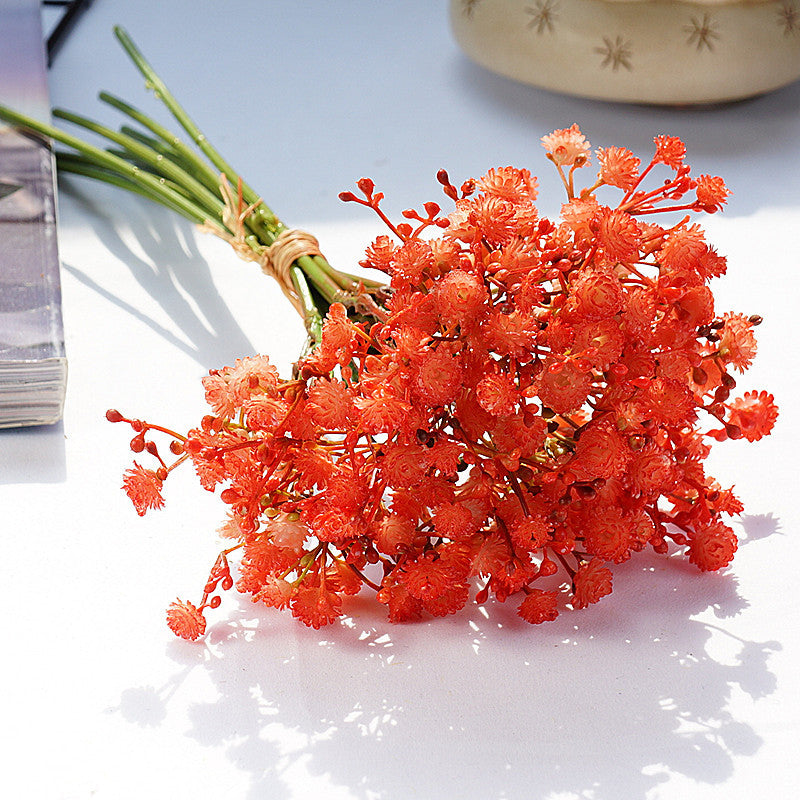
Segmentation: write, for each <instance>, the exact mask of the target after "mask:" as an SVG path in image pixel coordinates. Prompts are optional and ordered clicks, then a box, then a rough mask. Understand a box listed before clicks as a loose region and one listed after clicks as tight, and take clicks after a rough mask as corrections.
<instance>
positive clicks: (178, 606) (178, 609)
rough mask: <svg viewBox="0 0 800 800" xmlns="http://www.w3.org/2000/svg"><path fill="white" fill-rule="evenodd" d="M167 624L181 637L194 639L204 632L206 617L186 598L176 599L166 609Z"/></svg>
mask: <svg viewBox="0 0 800 800" xmlns="http://www.w3.org/2000/svg"><path fill="white" fill-rule="evenodd" d="M167 625H169V627H170V630H171V631H172V632H173V633H174V634H175V635H176V636H180V637H181V639H188V640H189V641H192V642H193V641H195V640H196V639H199V638H200V637H201V636H202V635H203V634H204V633H205V632H206V618H205V617H204V616H203V615H202V614H201V613H200V611H199V609H198V608H197V607H196V606H195V605H194V603H190V602H189V601H188V600H187V601H183V600H176V601H175V602H174V603H171V604H170V607H169V608H168V609H167Z"/></svg>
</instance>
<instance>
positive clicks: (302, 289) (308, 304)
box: [290, 267, 322, 344]
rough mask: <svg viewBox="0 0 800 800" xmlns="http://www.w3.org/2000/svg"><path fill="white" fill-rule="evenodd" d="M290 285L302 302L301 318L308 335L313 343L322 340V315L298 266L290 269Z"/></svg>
mask: <svg viewBox="0 0 800 800" xmlns="http://www.w3.org/2000/svg"><path fill="white" fill-rule="evenodd" d="M290 274H291V277H292V285H293V286H294V289H295V291H296V292H297V294H298V296H299V297H300V300H301V302H302V304H303V318H304V321H305V325H306V330H307V331H308V335H309V337H310V338H311V339H312V341H313V342H314V344H317V343H318V342H320V341H321V340H322V317H321V316H320V313H319V309H318V308H317V305H316V303H315V302H314V298H313V297H312V296H311V290H310V289H309V286H308V282H307V281H306V276H305V274H304V273H303V270H301V269H300V268H299V267H292V268H291V270H290Z"/></svg>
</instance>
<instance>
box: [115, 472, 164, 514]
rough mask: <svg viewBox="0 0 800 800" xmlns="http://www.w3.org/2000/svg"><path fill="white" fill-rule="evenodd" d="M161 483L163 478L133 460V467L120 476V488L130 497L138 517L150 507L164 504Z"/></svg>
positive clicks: (159, 506)
mask: <svg viewBox="0 0 800 800" xmlns="http://www.w3.org/2000/svg"><path fill="white" fill-rule="evenodd" d="M163 484H164V482H163V480H162V479H161V478H159V476H158V475H157V474H156V473H155V472H154V471H153V470H151V469H145V468H144V467H142V466H140V465H139V464H137V463H136V462H135V461H134V462H133V467H132V468H131V469H129V470H127V471H126V472H125V474H124V475H123V477H122V488H123V489H124V490H125V494H127V495H128V497H130V499H131V502H132V503H133V505H134V507H135V508H136V513H137V514H138V515H139V516H140V517H143V516H144V515H145V514H146V513H147V511H148V510H149V509H151V508H162V507H163V506H164V498H163V497H162V495H161V487H162V486H163Z"/></svg>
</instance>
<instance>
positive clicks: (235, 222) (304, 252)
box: [201, 173, 322, 316]
mask: <svg viewBox="0 0 800 800" xmlns="http://www.w3.org/2000/svg"><path fill="white" fill-rule="evenodd" d="M239 184H240V185H239V186H238V187H237V191H236V192H235V193H234V191H233V189H232V188H231V185H230V182H229V181H228V179H227V177H226V176H225V174H224V173H223V174H222V175H220V185H219V192H220V195H221V196H222V200H223V202H224V204H225V208H224V210H223V212H222V223H223V224H224V225H225V227H226V228H227V229H228V230H229V231H232V233H231V234H228V235H226V236H223V237H222V238H224V239H225V240H226V241H227V242H228V243H229V244H230V245H231V247H233V249H234V250H235V251H236V254H237V255H238V256H239V257H240V258H242V259H244V260H245V261H257V262H258V263H259V264H260V266H261V270H262V272H263V273H264V274H265V275H268V276H270V277H271V278H274V279H275V280H276V281H277V282H278V285H279V286H280V287H281V290H282V291H283V293H284V294H285V295H286V297H287V298H288V299H289V300H290V302H291V303H292V305H293V306H294V307H295V309H297V311H298V312H299V313H300V315H301V316H305V308H304V306H303V302H302V300H301V298H300V295H299V294H298V293H297V290H296V289H295V287H294V282H293V281H292V273H291V269H292V265H293V264H294V263H295V262H296V261H297V260H298V259H299V258H302V257H303V256H321V255H322V251H321V250H320V249H319V241H318V240H317V238H316V237H315V236H312V235H311V234H310V233H308V232H307V231H303V230H299V229H297V228H284V229H283V230H282V231H281V232H280V233H279V234H278V236H277V237H276V238H275V241H274V242H272V244H270V245H268V246H267V247H264V248H263V249H260V250H254V249H253V247H252V245H250V244H249V243H248V241H247V235H246V231H245V222H246V220H247V219H248V217H249V216H250V215H251V214H252V213H253V212H254V211H255V210H256V209H257V208H258V206H259V205H260V204H261V199H258V200H257V201H256V202H254V203H251V204H250V205H248V206H245V205H244V201H243V199H242V187H241V179H239ZM201 228H204V229H206V230H210V231H211V232H212V233H215V234H216V235H218V236H220V235H221V234H220V232H219V230H218V229H215V228H210V227H209V226H201Z"/></svg>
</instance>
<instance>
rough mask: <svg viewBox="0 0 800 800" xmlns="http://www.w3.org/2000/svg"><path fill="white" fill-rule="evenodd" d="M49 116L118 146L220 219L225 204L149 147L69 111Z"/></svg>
mask: <svg viewBox="0 0 800 800" xmlns="http://www.w3.org/2000/svg"><path fill="white" fill-rule="evenodd" d="M53 116H54V117H56V119H63V120H65V121H66V122H71V123H72V124H73V125H79V126H80V127H82V128H85V129H86V130H89V131H92V133H96V134H98V135H99V136H102V137H104V138H106V139H108V140H109V141H111V142H114V143H115V144H118V145H119V146H120V147H122V148H123V149H124V150H126V151H127V152H129V153H130V154H131V155H132V156H133V158H134V159H136V160H137V161H139V162H140V163H144V164H145V165H146V166H147V168H148V170H149V171H150V172H152V173H155V174H157V175H159V176H161V177H163V178H166V179H168V180H171V181H172V182H173V183H174V184H176V185H177V186H178V187H180V188H182V189H183V190H184V192H185V194H186V196H187V197H192V198H195V199H196V201H197V202H198V203H200V204H202V205H203V206H204V207H206V208H209V209H213V210H214V213H215V215H216V216H217V217H219V218H220V219H221V218H222V213H223V211H224V210H225V204H224V203H223V202H222V199H221V198H220V197H219V195H218V194H213V193H212V192H210V191H209V190H208V189H207V188H206V187H205V186H203V184H201V183H200V182H199V181H197V180H195V179H194V178H193V177H192V176H191V175H189V174H188V173H187V172H185V171H184V170H182V169H180V168H179V167H178V166H176V165H175V164H174V163H173V162H172V161H170V160H169V159H168V158H164V156H163V155H161V154H160V153H156V152H155V151H154V150H152V149H150V148H149V147H145V146H144V145H143V144H140V143H139V142H137V141H136V140H135V139H133V138H132V137H130V136H125V135H124V134H122V133H117V132H116V131H113V130H111V129H110V128H107V127H106V126H105V125H100V124H99V123H97V122H93V121H92V120H90V119H87V118H86V117H82V116H80V115H79V114H73V113H72V112H71V111H64V110H63V109H59V108H56V109H53Z"/></svg>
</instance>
